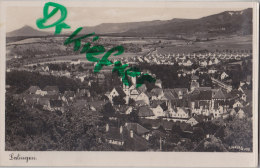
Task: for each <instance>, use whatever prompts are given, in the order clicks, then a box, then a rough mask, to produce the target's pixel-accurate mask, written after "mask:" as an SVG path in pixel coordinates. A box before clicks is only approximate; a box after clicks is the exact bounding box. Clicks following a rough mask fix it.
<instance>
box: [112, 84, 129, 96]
mask: <svg viewBox="0 0 260 168" xmlns="http://www.w3.org/2000/svg"><path fill="white" fill-rule="evenodd" d="M115 89H116V91H117V93H118V94H119V95H121V96H126V94H125V92H124V91H123V89H122V87H119V86H118V87H115Z"/></svg>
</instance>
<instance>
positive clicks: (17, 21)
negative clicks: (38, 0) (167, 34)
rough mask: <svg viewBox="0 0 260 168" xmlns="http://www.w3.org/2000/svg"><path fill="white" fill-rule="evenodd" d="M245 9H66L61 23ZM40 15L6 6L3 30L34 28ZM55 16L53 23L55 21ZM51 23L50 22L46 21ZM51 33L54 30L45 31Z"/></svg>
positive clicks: (34, 9) (77, 24) (31, 9)
mask: <svg viewBox="0 0 260 168" xmlns="http://www.w3.org/2000/svg"><path fill="white" fill-rule="evenodd" d="M243 9H245V8H232V9H230V8H166V7H156V8H153V7H138V8H136V7H116V8H115V7H113V8H112V7H67V12H68V14H67V18H66V20H65V23H67V24H68V25H70V26H71V29H72V30H75V29H76V28H78V27H80V26H95V25H98V24H101V23H121V22H138V21H151V20H170V19H173V18H188V19H197V18H201V17H204V16H208V15H212V14H217V13H220V12H223V11H231V10H232V11H238V10H243ZM42 16H43V7H24V6H19V7H17V6H16V7H8V8H7V10H6V31H7V32H10V31H13V30H16V29H19V28H21V27H23V26H25V25H29V26H31V27H33V28H35V29H37V26H36V24H35V23H36V20H37V19H38V18H41V17H42ZM59 16H60V13H57V14H56V16H55V17H53V20H55V19H56V18H59ZM50 22H51V21H50ZM48 31H54V28H53V29H52V28H51V29H48Z"/></svg>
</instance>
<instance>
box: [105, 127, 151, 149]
mask: <svg viewBox="0 0 260 168" xmlns="http://www.w3.org/2000/svg"><path fill="white" fill-rule="evenodd" d="M106 139H111V140H117V141H122V142H124V148H126V150H133V151H144V150H147V149H148V146H149V143H148V142H147V141H146V140H145V139H144V138H142V137H140V136H138V135H137V134H136V133H135V132H134V131H133V138H131V137H130V131H129V130H128V129H126V128H125V127H123V131H122V133H120V128H117V127H109V130H108V132H107V133H106Z"/></svg>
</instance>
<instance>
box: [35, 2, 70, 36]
mask: <svg viewBox="0 0 260 168" xmlns="http://www.w3.org/2000/svg"><path fill="white" fill-rule="evenodd" d="M49 7H54V9H53V10H52V11H51V12H50V13H49ZM58 11H60V12H61V17H60V18H59V19H58V20H57V21H56V22H54V23H53V24H50V25H44V24H45V23H46V22H47V20H48V19H49V18H51V17H52V16H53V15H55V14H56V13H57V12H58ZM66 17H67V9H66V8H65V7H64V6H62V5H60V4H57V3H54V2H48V3H46V4H45V5H44V8H43V18H40V19H37V20H36V25H37V26H38V28H39V29H46V28H50V27H55V26H56V28H55V34H60V33H61V30H62V29H69V28H70V26H69V25H67V24H66V23H64V22H63V21H64V20H65V19H66Z"/></svg>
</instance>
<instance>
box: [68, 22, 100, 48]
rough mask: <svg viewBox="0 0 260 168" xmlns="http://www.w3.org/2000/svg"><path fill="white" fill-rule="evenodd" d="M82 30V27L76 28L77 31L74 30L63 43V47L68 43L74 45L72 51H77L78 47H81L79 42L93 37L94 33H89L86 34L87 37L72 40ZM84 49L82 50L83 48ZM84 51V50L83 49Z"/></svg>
mask: <svg viewBox="0 0 260 168" xmlns="http://www.w3.org/2000/svg"><path fill="white" fill-rule="evenodd" d="M82 29H83V28H82V27H79V28H77V30H75V31H74V32H73V33H72V34H71V35H70V36H69V37H68V38H67V39H66V40H65V42H64V45H68V44H70V43H74V51H78V50H79V49H80V46H81V40H82V39H84V38H88V37H90V36H93V35H95V33H94V32H93V33H90V34H87V35H84V36H81V37H78V38H75V39H73V38H74V37H75V36H76V35H77V34H78V33H79V32H80V31H81V30H82ZM83 49H84V48H83ZM84 50H86V49H84Z"/></svg>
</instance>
